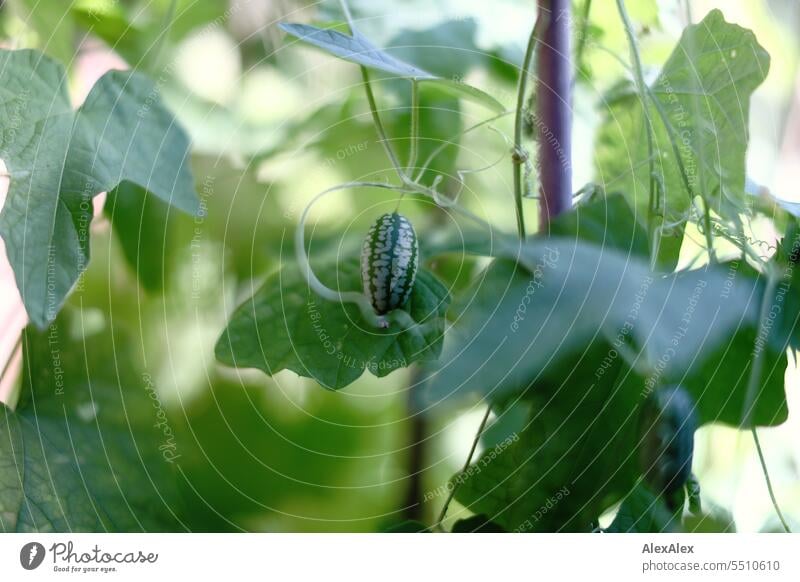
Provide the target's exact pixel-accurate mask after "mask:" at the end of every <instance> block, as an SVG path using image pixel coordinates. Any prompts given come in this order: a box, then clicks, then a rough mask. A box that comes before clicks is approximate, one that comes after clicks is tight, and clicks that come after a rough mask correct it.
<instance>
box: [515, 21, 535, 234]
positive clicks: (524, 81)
mask: <svg viewBox="0 0 800 582" xmlns="http://www.w3.org/2000/svg"><path fill="white" fill-rule="evenodd" d="M540 21H541V14H540V15H539V16H538V17H537V18H536V23H535V24H534V25H533V28H532V29H531V35H530V37H529V38H528V46H527V47H526V49H525V58H524V59H523V60H522V69H520V72H519V81H518V83H517V110H516V117H515V118H514V152H513V156H514V157H513V158H512V159H513V164H514V168H513V170H514V208H515V210H516V215H517V233H518V234H519V238H520V239H524V238H525V215H524V214H523V208H522V194H523V192H522V166H523V164H524V163H525V161H526V160H527V158H528V154H527V153H526V152H525V149H524V148H523V146H522V130H523V126H524V125H525V95H527V94H528V79H529V78H530V68H531V62H532V61H533V51H534V49H535V48H536V43H537V36H538V34H539V22H540Z"/></svg>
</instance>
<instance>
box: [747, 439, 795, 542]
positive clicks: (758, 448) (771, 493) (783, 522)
mask: <svg viewBox="0 0 800 582" xmlns="http://www.w3.org/2000/svg"><path fill="white" fill-rule="evenodd" d="M750 432H751V433H752V434H753V442H754V443H755V444H756V451H758V460H759V461H760V462H761V471H762V472H763V473H764V480H765V481H766V482H767V491H769V498H770V499H771V500H772V507H774V508H775V513H777V514H778V519H780V520H781V525H783V529H784V530H785V531H786V533H792V530H791V529H789V524H788V523H786V519H784V517H783V513H782V512H781V508H780V506H779V505H778V500H777V499H776V497H775V492H774V491H773V490H772V481H771V480H770V478H769V471H768V470H767V461H766V460H765V459H764V451H762V450H761V442H760V441H759V440H758V433H757V432H756V428H755V427H753V428H751V429H750Z"/></svg>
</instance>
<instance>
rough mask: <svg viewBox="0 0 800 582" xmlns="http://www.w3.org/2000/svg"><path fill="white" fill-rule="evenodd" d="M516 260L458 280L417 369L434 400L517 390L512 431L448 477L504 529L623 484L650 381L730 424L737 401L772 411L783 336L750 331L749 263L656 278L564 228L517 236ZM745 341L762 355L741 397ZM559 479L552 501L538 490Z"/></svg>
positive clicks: (580, 522) (529, 524) (609, 496)
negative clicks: (425, 368) (563, 497)
mask: <svg viewBox="0 0 800 582" xmlns="http://www.w3.org/2000/svg"><path fill="white" fill-rule="evenodd" d="M520 261H521V262H522V264H524V266H525V267H524V268H523V267H521V266H520V265H518V264H516V263H514V262H511V261H502V260H498V261H496V262H495V264H494V265H493V266H492V267H491V268H490V269H489V270H488V272H487V273H486V274H485V276H484V277H482V278H480V279H479V284H477V285H476V290H475V291H474V292H473V293H468V294H467V297H466V298H465V299H464V303H466V304H467V305H468V306H467V307H465V308H462V309H461V311H460V312H459V313H460V321H459V322H458V323H457V324H456V325H455V326H454V327H453V328H452V329H451V330H450V332H449V333H450V335H451V336H453V337H454V341H453V342H452V343H451V344H450V345H449V347H448V349H447V350H446V351H445V353H444V354H443V355H442V357H441V358H440V360H439V371H438V373H434V374H432V376H431V378H430V382H429V388H428V396H429V398H432V399H433V400H435V401H438V400H440V399H442V398H446V397H448V396H451V395H453V394H457V393H459V392H462V391H469V392H472V393H474V394H478V395H479V396H481V397H484V398H487V399H488V400H490V401H494V402H500V403H502V402H505V401H508V400H510V399H511V398H512V397H518V396H522V397H524V398H526V399H529V400H530V401H531V402H532V412H531V414H530V418H529V420H528V422H527V423H526V424H525V425H524V428H523V430H522V432H521V433H520V438H519V439H518V441H517V442H514V443H513V444H512V445H511V446H509V447H508V448H506V449H504V450H502V451H499V452H498V451H497V450H496V449H495V450H490V451H488V452H487V453H485V454H484V456H483V457H482V458H481V459H479V460H478V461H477V462H476V463H475V464H474V467H475V469H474V470H473V471H472V474H471V475H470V477H469V479H467V481H466V482H465V483H464V485H463V486H462V487H461V488H460V489H459V492H458V494H457V498H458V499H459V500H460V501H461V502H462V503H464V504H465V505H467V506H468V507H469V509H470V510H471V511H474V512H476V513H483V514H486V516H487V517H488V519H490V520H492V521H495V522H497V523H498V524H499V525H501V526H502V527H504V528H506V529H509V530H514V529H519V528H522V529H524V530H525V531H554V530H577V531H584V530H586V529H587V528H589V527H590V524H592V523H594V522H595V521H596V519H597V517H598V516H599V515H600V514H602V513H603V512H604V511H605V510H607V509H608V508H609V507H611V506H612V505H613V504H614V503H616V502H618V501H619V500H620V499H622V498H623V497H624V496H625V495H627V494H628V493H629V492H630V491H631V490H632V488H633V486H634V485H635V482H636V480H637V478H638V476H639V469H638V464H637V462H636V460H637V456H636V449H637V446H638V431H637V422H636V420H637V418H638V416H639V410H640V407H641V404H642V402H644V399H645V398H646V396H647V395H648V394H649V393H650V391H652V390H653V389H654V388H656V387H658V386H660V385H665V384H671V383H679V384H682V385H683V386H685V387H686V388H687V390H688V391H689V392H690V393H691V395H692V397H693V399H694V401H695V403H696V412H697V416H698V419H699V422H700V423H701V424H704V423H709V422H715V421H718V422H724V423H727V424H730V425H733V426H742V425H743V424H744V417H745V413H746V410H747V406H748V405H751V402H752V416H751V417H750V421H751V422H752V423H754V424H757V425H766V426H773V425H776V424H780V423H781V422H783V421H784V420H785V419H786V416H787V407H786V398H785V393H784V386H783V376H784V370H785V368H786V364H787V362H786V355H785V348H786V345H787V342H788V337H787V334H786V332H784V331H774V330H773V332H772V333H769V332H767V333H764V332H763V330H762V332H757V331H756V330H757V328H758V324H759V314H760V311H761V308H762V302H763V299H764V289H765V286H764V282H763V281H762V280H760V279H758V278H756V277H755V276H754V274H753V273H752V271H751V270H750V269H749V268H747V267H745V266H743V265H736V264H730V265H726V266H725V267H724V268H708V269H704V270H702V271H689V272H684V273H680V274H677V275H672V276H659V275H656V274H654V273H652V272H650V271H649V270H648V268H647V266H646V264H645V263H643V262H641V261H640V260H639V259H637V258H635V257H630V256H628V254H621V253H619V252H618V251H616V250H612V249H610V248H605V249H604V248H601V247H597V246H592V245H587V244H585V243H581V242H577V243H576V242H568V241H565V240H563V239H548V240H542V241H537V242H535V243H528V244H527V245H526V246H525V247H523V249H522V251H521V255H520ZM780 301H781V299H780V298H779V297H777V296H772V297H771V298H768V300H767V302H766V303H767V307H769V305H770V303H772V304H779V303H780ZM776 327H777V326H776ZM757 337H758V338H759V341H758V342H756V338H757ZM756 346H758V351H760V352H761V358H762V363H763V364H764V367H763V372H762V376H761V378H760V379H759V381H758V382H757V386H758V389H757V391H756V394H753V395H749V394H748V393H747V391H748V380H749V374H750V372H751V367H752V361H753V358H754V353H756ZM751 396H752V401H751V400H750V397H751ZM564 487H566V488H567V491H569V494H568V498H569V500H568V501H567V502H564V503H559V504H554V502H552V501H549V500H552V499H553V498H554V496H557V494H558V492H559V491H561V490H562V488H564ZM548 506H552V507H548ZM543 507H546V508H547V511H544V510H543V509H542V508H543ZM537 512H538V513H537Z"/></svg>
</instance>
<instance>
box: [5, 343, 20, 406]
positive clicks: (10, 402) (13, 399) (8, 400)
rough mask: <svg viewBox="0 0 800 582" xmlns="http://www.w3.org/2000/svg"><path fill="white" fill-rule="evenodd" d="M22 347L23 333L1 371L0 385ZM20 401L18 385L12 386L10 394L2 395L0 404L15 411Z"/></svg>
mask: <svg viewBox="0 0 800 582" xmlns="http://www.w3.org/2000/svg"><path fill="white" fill-rule="evenodd" d="M23 333H24V332H23ZM21 347H22V333H20V336H19V337H18V338H17V341H16V342H15V343H14V347H13V348H12V349H11V351H10V352H9V353H8V360H6V363H5V364H4V365H3V369H2V371H0V384H2V382H3V380H4V379H5V377H6V374H7V373H8V371H9V370H10V369H11V365H12V363H13V362H14V358H15V357H16V355H17V352H19V350H20V348H21ZM18 400H19V386H18V385H17V383H15V384H13V385H12V388H11V390H9V392H8V394H0V403H4V404H5V405H6V406H7V407H8V408H10V409H11V410H14V409H15V408H16V407H17V401H18Z"/></svg>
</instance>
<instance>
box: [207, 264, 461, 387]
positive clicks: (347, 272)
mask: <svg viewBox="0 0 800 582" xmlns="http://www.w3.org/2000/svg"><path fill="white" fill-rule="evenodd" d="M318 276H320V277H321V279H322V280H323V282H326V283H327V284H328V285H329V286H331V285H332V286H334V288H336V287H339V288H341V289H342V290H343V291H354V290H357V289H360V288H361V274H360V268H359V266H358V264H357V263H356V262H355V261H351V262H347V263H345V264H343V265H341V266H339V267H329V268H327V269H324V270H323V271H321V273H320V274H318ZM448 304H449V297H448V294H447V289H445V288H444V287H443V286H442V284H441V283H439V282H438V281H437V280H436V278H435V277H433V275H431V274H430V273H428V272H427V271H425V270H424V269H421V270H420V271H419V272H418V273H417V279H416V282H415V283H414V290H413V291H412V292H411V297H410V299H409V301H408V303H407V304H406V305H405V307H404V310H405V311H407V312H408V313H409V314H410V315H411V317H412V318H413V319H414V321H416V322H417V323H418V324H419V326H418V327H413V328H411V329H409V330H400V329H398V328H396V327H395V328H393V327H390V328H389V329H374V328H372V327H371V326H370V325H369V324H367V323H366V322H364V321H363V320H362V318H361V315H360V313H359V310H358V308H357V307H356V306H355V305H352V304H341V303H337V302H333V301H327V300H325V299H323V298H321V297H319V296H318V295H316V294H315V293H314V292H313V291H312V290H311V289H310V288H309V286H308V284H307V283H306V281H305V279H304V278H303V277H302V276H301V274H300V272H299V271H298V270H297V267H294V266H286V267H284V268H283V269H282V270H281V271H279V272H278V273H275V274H274V275H272V276H271V277H269V278H268V279H267V281H266V282H265V283H264V285H263V286H262V287H261V288H260V289H259V290H258V291H256V293H255V295H253V297H251V298H250V299H248V300H247V301H245V302H244V303H243V304H242V305H241V306H240V307H239V308H238V309H237V310H236V311H235V312H234V314H233V315H232V316H231V319H230V322H229V323H228V327H227V329H226V330H225V331H224V333H223V334H222V336H221V337H220V339H219V341H218V342H217V346H216V356H217V359H218V360H219V361H220V362H222V363H224V364H227V365H229V366H236V367H239V368H248V367H250V368H258V369H260V370H263V371H264V372H266V373H267V374H275V373H277V372H279V371H280V370H283V369H288V370H292V371H293V372H295V373H297V374H299V375H301V376H305V377H308V378H314V379H315V380H316V381H317V382H319V383H320V384H321V385H323V386H325V387H326V388H331V389H339V388H343V387H345V386H347V385H348V384H350V383H351V382H353V381H355V380H356V379H358V378H359V377H360V376H361V375H362V373H363V372H364V369H365V368H366V369H368V370H369V371H370V372H372V373H373V374H374V375H375V376H378V377H383V376H386V375H387V374H389V373H390V372H392V371H394V370H396V369H398V368H405V367H407V366H409V365H411V364H412V363H414V362H418V361H419V362H422V361H430V360H435V359H436V358H438V356H439V354H440V352H441V349H442V339H443V334H444V314H445V312H446V311H447V307H448Z"/></svg>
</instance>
